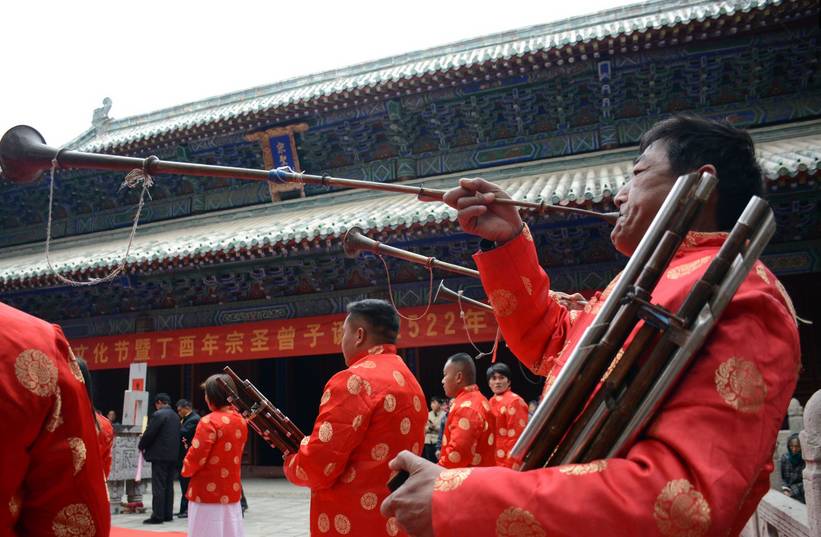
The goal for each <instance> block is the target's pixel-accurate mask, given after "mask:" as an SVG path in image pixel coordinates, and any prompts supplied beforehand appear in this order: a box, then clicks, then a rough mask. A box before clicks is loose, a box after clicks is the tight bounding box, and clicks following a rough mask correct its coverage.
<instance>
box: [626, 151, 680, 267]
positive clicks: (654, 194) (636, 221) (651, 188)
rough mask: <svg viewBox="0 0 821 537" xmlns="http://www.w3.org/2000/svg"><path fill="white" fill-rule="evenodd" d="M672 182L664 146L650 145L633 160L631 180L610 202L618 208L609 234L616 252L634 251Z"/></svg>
mask: <svg viewBox="0 0 821 537" xmlns="http://www.w3.org/2000/svg"><path fill="white" fill-rule="evenodd" d="M675 181H676V177H675V176H674V175H673V172H672V171H670V161H669V160H668V159H667V146H666V144H665V143H664V142H663V141H661V140H659V141H656V142H653V143H652V144H650V145H649V146H648V147H647V149H645V150H644V153H642V154H641V156H640V157H639V158H638V159H636V162H635V163H634V165H633V178H632V179H631V180H630V181H628V183H627V184H626V185H624V186H623V187H622V188H621V190H619V192H618V194H616V197H615V198H614V199H613V201H614V202H615V203H616V207H618V208H619V219H618V220H617V221H616V226H615V227H614V228H613V231H611V232H610V240H611V241H612V242H613V245H614V246H615V247H616V250H618V251H619V252H621V253H622V254H624V255H627V256H629V255H632V254H633V252H635V251H636V248H637V247H638V245H639V241H641V239H642V237H644V234H645V233H646V232H647V229H648V228H649V227H650V223H651V222H652V221H653V218H655V216H656V213H657V212H658V210H659V208H661V204H662V203H664V198H666V197H667V194H669V192H670V190H671V189H672V188H673V183H675Z"/></svg>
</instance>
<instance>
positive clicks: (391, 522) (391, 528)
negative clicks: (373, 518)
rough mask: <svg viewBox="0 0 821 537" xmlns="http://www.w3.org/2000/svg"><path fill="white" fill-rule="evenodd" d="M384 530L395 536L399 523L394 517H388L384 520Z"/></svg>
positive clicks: (392, 536) (397, 532)
mask: <svg viewBox="0 0 821 537" xmlns="http://www.w3.org/2000/svg"><path fill="white" fill-rule="evenodd" d="M385 531H387V532H388V535H390V536H391V537H395V536H396V535H398V534H399V523H398V522H396V518H395V517H390V518H389V519H388V521H387V522H385Z"/></svg>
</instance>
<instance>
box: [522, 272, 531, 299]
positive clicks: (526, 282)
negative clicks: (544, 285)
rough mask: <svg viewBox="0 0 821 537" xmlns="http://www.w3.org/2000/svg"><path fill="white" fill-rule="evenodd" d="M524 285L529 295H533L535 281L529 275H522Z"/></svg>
mask: <svg viewBox="0 0 821 537" xmlns="http://www.w3.org/2000/svg"><path fill="white" fill-rule="evenodd" d="M522 286H523V287H524V288H525V291H526V292H527V294H528V296H530V295H533V282H531V281H530V278H528V277H527V276H522Z"/></svg>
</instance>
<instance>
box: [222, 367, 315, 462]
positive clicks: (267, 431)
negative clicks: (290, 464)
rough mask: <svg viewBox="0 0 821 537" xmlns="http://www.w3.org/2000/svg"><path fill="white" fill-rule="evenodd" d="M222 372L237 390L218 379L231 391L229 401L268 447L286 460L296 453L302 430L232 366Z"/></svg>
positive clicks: (302, 435) (301, 437)
mask: <svg viewBox="0 0 821 537" xmlns="http://www.w3.org/2000/svg"><path fill="white" fill-rule="evenodd" d="M223 371H224V372H225V374H227V375H228V376H229V377H231V380H233V381H234V384H235V385H236V387H237V391H234V390H232V389H231V387H230V386H229V385H228V384H227V383H225V382H224V381H223V380H222V379H217V382H220V383H221V385H222V387H223V388H224V389H225V390H226V391H227V392H228V402H229V403H231V404H232V405H233V406H234V408H236V409H237V411H238V412H239V413H240V414H242V417H244V418H245V419H247V420H248V424H249V425H250V426H251V427H252V428H253V429H254V430H255V431H256V432H257V434H259V435H260V436H261V437H262V439H263V440H265V442H267V443H268V445H269V446H271V447H272V448H275V449H278V450H280V451H281V452H282V456H283V458H284V457H286V456H287V455H288V454H290V453H296V452H297V450H298V449H299V443H300V442H301V441H302V439H303V438H304V437H305V435H304V434H303V433H302V431H300V430H299V427H297V426H296V425H294V424H293V422H292V421H291V420H290V419H288V416H286V415H285V414H283V413H282V412H281V411H280V410H279V409H278V408H277V407H275V406H274V405H273V404H271V402H270V401H269V400H268V399H267V398H266V397H265V396H264V395H262V393H261V392H260V391H259V390H258V389H257V387H256V386H254V385H253V384H252V383H251V381H249V380H247V379H246V380H242V379H241V378H240V377H239V375H237V374H236V373H235V372H234V370H233V369H231V368H230V367H229V366H225V368H224V369H223Z"/></svg>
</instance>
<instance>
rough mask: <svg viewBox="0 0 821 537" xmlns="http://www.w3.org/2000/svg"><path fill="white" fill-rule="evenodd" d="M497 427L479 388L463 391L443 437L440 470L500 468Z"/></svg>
mask: <svg viewBox="0 0 821 537" xmlns="http://www.w3.org/2000/svg"><path fill="white" fill-rule="evenodd" d="M494 424H495V420H494V419H493V414H491V412H490V405H489V404H488V402H487V399H485V396H484V395H482V392H480V391H479V387H478V386H477V385H475V384H471V385H470V386H465V387H464V388H462V389H461V390H459V393H458V394H456V398H455V399H454V400H453V401H451V404H450V412H448V420H447V422H446V423H445V431H444V433H442V450H441V451H440V452H439V466H444V467H445V468H464V467H466V466H493V465H494V464H496V456H495V454H494V449H493V446H494V444H495V441H494V432H493V431H494V429H495V426H494Z"/></svg>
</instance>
